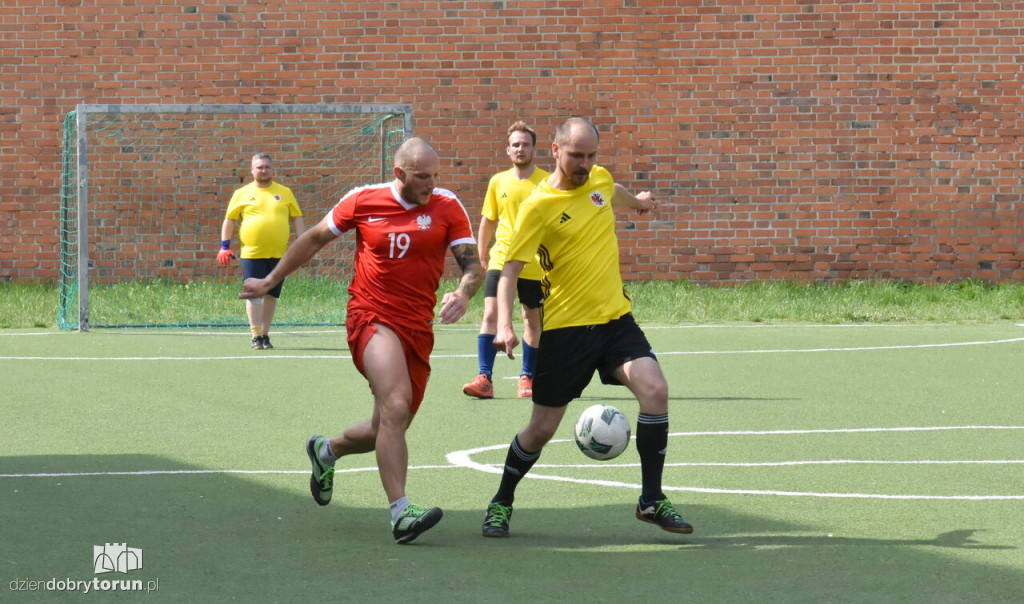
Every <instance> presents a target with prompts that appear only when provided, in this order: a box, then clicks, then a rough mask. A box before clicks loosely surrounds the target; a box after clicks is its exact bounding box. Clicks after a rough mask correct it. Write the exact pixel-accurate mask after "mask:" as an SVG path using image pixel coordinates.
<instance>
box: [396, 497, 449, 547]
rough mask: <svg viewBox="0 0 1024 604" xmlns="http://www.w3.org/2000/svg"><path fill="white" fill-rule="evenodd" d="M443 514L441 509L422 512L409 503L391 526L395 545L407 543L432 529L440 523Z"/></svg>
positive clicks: (418, 507)
mask: <svg viewBox="0 0 1024 604" xmlns="http://www.w3.org/2000/svg"><path fill="white" fill-rule="evenodd" d="M442 516H444V512H443V511H441V508H430V509H429V510H424V509H423V508H421V507H420V506H418V505H416V504H414V503H410V504H409V507H407V508H405V511H404V512H402V515H401V516H399V517H398V520H397V521H396V522H395V523H394V524H392V525H391V534H392V535H394V536H395V543H409V542H410V541H412V540H413V539H415V538H416V537H419V536H420V534H421V533H423V532H426V531H427V530H429V529H431V528H433V526H434V525H435V524H437V523H438V522H440V521H441V517H442Z"/></svg>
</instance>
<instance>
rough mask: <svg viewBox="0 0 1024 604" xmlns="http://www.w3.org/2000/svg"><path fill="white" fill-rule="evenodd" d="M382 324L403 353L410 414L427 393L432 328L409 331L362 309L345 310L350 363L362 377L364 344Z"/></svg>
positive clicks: (432, 338)
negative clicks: (390, 332) (406, 372)
mask: <svg viewBox="0 0 1024 604" xmlns="http://www.w3.org/2000/svg"><path fill="white" fill-rule="evenodd" d="M375 323H376V324H380V325H385V326H387V328H388V329H390V330H391V331H393V332H395V335H397V336H398V339H399V340H400V341H401V342H402V350H403V351H404V352H405V364H406V366H407V367H408V368H409V381H410V383H411V384H412V401H411V403H410V406H409V412H410V413H416V411H417V410H419V408H420V403H422V402H423V394H424V393H425V392H426V390H427V380H429V379H430V353H431V351H433V349H434V331H433V330H432V329H429V328H428V329H424V330H419V329H409V328H406V327H402V326H399V325H395V324H394V323H389V322H388V321H386V320H384V319H381V318H380V316H379V315H377V314H376V313H373V312H369V311H364V310H352V309H349V311H348V314H347V316H346V317H345V330H346V332H347V333H348V336H347V340H348V349H349V352H351V353H352V362H353V363H355V366H356V369H358V370H359V373H361V374H363V375H364V376H365V375H366V371H365V370H364V369H363V351H364V350H366V344H367V342H369V341H370V338H372V337H373V334H375V333H377V325H375Z"/></svg>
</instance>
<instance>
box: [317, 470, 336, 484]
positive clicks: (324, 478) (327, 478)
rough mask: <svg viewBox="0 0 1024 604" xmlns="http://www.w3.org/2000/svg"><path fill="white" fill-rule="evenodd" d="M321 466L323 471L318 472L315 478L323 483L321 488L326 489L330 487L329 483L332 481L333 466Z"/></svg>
mask: <svg viewBox="0 0 1024 604" xmlns="http://www.w3.org/2000/svg"><path fill="white" fill-rule="evenodd" d="M323 468H324V471H323V472H321V473H320V476H319V478H317V480H318V481H319V482H322V483H323V485H324V486H323V487H322V488H323V489H325V490H326V489H329V488H331V486H332V484H331V483H333V482H334V466H324V467H323Z"/></svg>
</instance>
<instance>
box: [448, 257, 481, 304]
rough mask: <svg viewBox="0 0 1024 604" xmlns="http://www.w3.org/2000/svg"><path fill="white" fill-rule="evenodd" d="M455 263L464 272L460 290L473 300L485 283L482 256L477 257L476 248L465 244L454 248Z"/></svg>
mask: <svg viewBox="0 0 1024 604" xmlns="http://www.w3.org/2000/svg"><path fill="white" fill-rule="evenodd" d="M452 254H453V255H454V256H455V262H456V263H458V265H459V269H460V270H462V280H461V281H459V289H460V290H462V293H463V294H464V295H465V296H466V299H467V300H468V299H469V298H472V297H473V295H474V294H476V290H478V289H480V283H481V282H482V281H483V268H482V267H481V266H480V256H478V255H477V252H476V246H475V245H469V244H468V243H463V244H460V245H456V246H455V247H453V248H452Z"/></svg>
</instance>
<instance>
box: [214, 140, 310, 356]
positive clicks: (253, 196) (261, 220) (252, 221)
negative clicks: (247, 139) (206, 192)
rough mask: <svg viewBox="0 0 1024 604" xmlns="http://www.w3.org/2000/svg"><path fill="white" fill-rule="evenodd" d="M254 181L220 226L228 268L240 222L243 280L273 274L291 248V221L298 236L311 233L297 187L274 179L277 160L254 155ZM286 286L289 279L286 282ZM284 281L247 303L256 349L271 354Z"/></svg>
mask: <svg viewBox="0 0 1024 604" xmlns="http://www.w3.org/2000/svg"><path fill="white" fill-rule="evenodd" d="M252 176H253V181H252V182H251V183H249V184H247V185H245V186H244V187H242V188H240V189H237V190H235V192H234V194H233V195H232V196H231V201H230V202H228V209H227V214H226V216H225V217H224V223H223V224H222V225H221V227H220V240H221V241H220V247H221V249H220V252H218V253H217V262H219V263H220V264H222V265H225V266H226V265H228V264H229V263H230V262H231V259H232V258H234V257H235V255H234V253H233V252H232V251H231V237H232V235H233V234H234V232H235V225H236V223H238V224H240V226H239V228H238V238H239V240H241V242H242V249H241V251H240V254H239V255H240V256H241V259H242V273H243V278H245V279H249V278H250V277H252V278H256V279H262V278H263V277H266V276H267V275H269V274H270V271H272V270H274V267H275V266H277V262H278V261H279V260H280V259H281V257H282V256H284V252H285V250H287V249H288V237H289V234H290V228H289V221H290V223H291V227H292V228H294V230H295V236H296V237H298V236H299V235H301V234H302V232H303V231H304V230H306V226H305V223H304V221H303V219H302V211H301V210H300V209H299V204H298V202H297V201H295V195H293V194H292V191H291V189H289V188H288V187H286V186H284V185H282V184H280V183H278V182H275V181H274V162H273V160H272V159H271V157H270V155H269V154H267V153H257V154H256V155H253V156H252ZM282 283H283V281H282ZM282 283H278V284H277V285H276V286H275V287H274V288H273V289H272V290H270V292H268V293H267V294H266V295H264V296H263V297H262V298H255V299H251V300H246V308H245V311H246V315H247V317H248V319H249V329H250V330H251V331H252V349H253V350H269V349H271V348H273V347H274V346H273V345H272V344H271V343H270V325H271V323H273V321H274V311H276V310H277V300H278V298H280V297H281V285H282Z"/></svg>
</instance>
